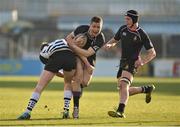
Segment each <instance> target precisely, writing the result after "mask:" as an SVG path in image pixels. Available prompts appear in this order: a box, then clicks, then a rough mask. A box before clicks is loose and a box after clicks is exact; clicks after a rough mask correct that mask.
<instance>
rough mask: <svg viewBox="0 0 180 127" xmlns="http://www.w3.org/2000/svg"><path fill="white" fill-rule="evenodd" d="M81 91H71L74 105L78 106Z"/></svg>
mask: <svg viewBox="0 0 180 127" xmlns="http://www.w3.org/2000/svg"><path fill="white" fill-rule="evenodd" d="M80 95H81V92H73V101H74V107H77V108H79V98H80Z"/></svg>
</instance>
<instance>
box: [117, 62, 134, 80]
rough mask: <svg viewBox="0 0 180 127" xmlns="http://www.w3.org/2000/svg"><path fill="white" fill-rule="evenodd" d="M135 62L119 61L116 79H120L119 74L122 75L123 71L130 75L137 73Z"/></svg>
mask: <svg viewBox="0 0 180 127" xmlns="http://www.w3.org/2000/svg"><path fill="white" fill-rule="evenodd" d="M135 61H136V60H132V59H121V60H120V66H119V70H118V73H117V78H119V77H121V74H122V71H123V70H125V71H128V72H130V73H131V74H132V75H134V74H135V73H136V72H137V69H136V68H135V66H134V64H135Z"/></svg>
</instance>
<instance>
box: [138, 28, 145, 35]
mask: <svg viewBox="0 0 180 127" xmlns="http://www.w3.org/2000/svg"><path fill="white" fill-rule="evenodd" d="M137 31H138V32H139V33H140V34H141V35H147V33H146V31H145V30H144V29H143V28H142V27H140V26H139V27H138V29H137Z"/></svg>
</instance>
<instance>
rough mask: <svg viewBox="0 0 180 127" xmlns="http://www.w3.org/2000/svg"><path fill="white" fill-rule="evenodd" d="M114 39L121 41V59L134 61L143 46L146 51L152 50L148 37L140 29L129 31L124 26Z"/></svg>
mask: <svg viewBox="0 0 180 127" xmlns="http://www.w3.org/2000/svg"><path fill="white" fill-rule="evenodd" d="M114 39H115V40H117V41H119V40H120V41H121V47H122V56H121V57H122V58H127V59H134V60H136V59H138V56H139V53H140V51H141V49H142V47H143V46H144V47H145V49H146V50H149V49H151V48H153V44H152V42H151V40H150V38H149V36H148V35H147V34H146V33H145V31H144V30H143V29H142V28H140V27H138V28H137V30H136V31H131V30H130V29H129V28H128V27H127V26H126V25H123V26H121V27H120V28H119V30H118V32H117V33H116V34H115V36H114Z"/></svg>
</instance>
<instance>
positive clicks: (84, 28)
mask: <svg viewBox="0 0 180 127" xmlns="http://www.w3.org/2000/svg"><path fill="white" fill-rule="evenodd" d="M88 30H89V26H88V25H81V26H79V27H77V28H76V29H75V30H74V36H76V35H78V34H80V33H84V34H86V36H87V43H86V44H85V46H84V47H83V49H88V48H89V47H92V49H93V50H94V51H95V52H97V51H98V50H99V49H100V48H101V47H102V46H103V44H104V42H105V37H104V34H103V33H102V32H101V33H100V34H99V35H98V36H97V37H94V38H93V37H91V36H90V35H89V34H88ZM88 59H93V60H95V59H96V53H95V54H94V55H92V56H89V57H88Z"/></svg>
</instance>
